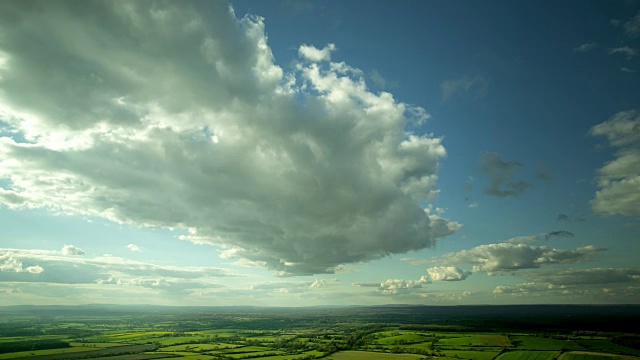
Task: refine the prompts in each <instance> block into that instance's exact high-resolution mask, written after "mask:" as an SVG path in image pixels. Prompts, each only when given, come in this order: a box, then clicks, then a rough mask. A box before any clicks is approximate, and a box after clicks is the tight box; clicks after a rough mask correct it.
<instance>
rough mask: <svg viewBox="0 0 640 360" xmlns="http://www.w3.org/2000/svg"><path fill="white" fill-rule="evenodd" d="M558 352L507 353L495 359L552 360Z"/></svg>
mask: <svg viewBox="0 0 640 360" xmlns="http://www.w3.org/2000/svg"><path fill="white" fill-rule="evenodd" d="M559 354H560V352H558V351H508V352H505V353H503V354H502V355H500V356H499V357H497V358H496V360H553V359H555V358H556V357H557V356H558V355H559Z"/></svg>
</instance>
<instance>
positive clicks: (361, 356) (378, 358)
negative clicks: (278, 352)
mask: <svg viewBox="0 0 640 360" xmlns="http://www.w3.org/2000/svg"><path fill="white" fill-rule="evenodd" d="M421 358H422V357H421V356H419V355H411V354H385V353H375V352H367V351H340V352H337V353H335V354H331V355H329V356H327V357H326V359H327V360H412V359H421ZM271 359H273V358H271Z"/></svg>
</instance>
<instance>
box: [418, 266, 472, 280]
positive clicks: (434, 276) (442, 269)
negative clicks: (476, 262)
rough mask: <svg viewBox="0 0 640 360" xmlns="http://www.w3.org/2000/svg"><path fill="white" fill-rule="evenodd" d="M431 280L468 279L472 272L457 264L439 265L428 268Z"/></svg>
mask: <svg viewBox="0 0 640 360" xmlns="http://www.w3.org/2000/svg"><path fill="white" fill-rule="evenodd" d="M427 272H428V273H429V278H430V279H431V281H461V280H464V279H466V278H467V277H468V276H469V275H471V272H470V271H468V270H461V269H459V268H457V267H455V266H438V267H432V268H429V269H427Z"/></svg>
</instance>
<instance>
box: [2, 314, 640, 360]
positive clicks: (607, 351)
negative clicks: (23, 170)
mask: <svg viewBox="0 0 640 360" xmlns="http://www.w3.org/2000/svg"><path fill="white" fill-rule="evenodd" d="M62 310H64V311H62ZM98 310H99V311H98ZM405 310H406V313H405ZM417 310H422V311H423V313H420V311H417ZM417 310H416V309H415V308H413V309H402V308H401V307H394V308H384V307H381V308H353V309H322V308H302V309H277V308H276V309H274V308H268V309H266V308H265V309H261V308H197V309H187V308H152V309H151V310H148V309H147V310H140V309H137V308H119V307H106V308H99V309H97V308H95V307H78V308H71V309H66V308H65V309H60V308H39V307H29V308H2V307H0V359H37V360H45V359H47V360H56V359H58V360H60V359H111V360H120V359H131V360H140V359H160V358H174V359H187V360H199V359H203V360H221V359H225V360H230V359H262V360H301V359H333V360H359V359H373V360H378V359H379V360H412V359H439V360H454V359H477V360H615V359H620V360H630V359H640V357H638V356H640V350H639V348H640V347H639V346H638V345H639V344H640V334H638V333H635V332H633V331H628V330H627V329H625V330H627V331H611V329H609V328H607V326H610V325H611V324H610V322H611V321H607V323H604V322H603V323H602V327H603V328H605V330H606V331H596V330H594V328H593V326H594V323H595V324H597V321H595V320H594V321H593V322H587V321H586V319H585V321H584V322H583V323H578V324H577V325H576V324H573V325H572V326H573V329H566V328H564V326H566V324H562V325H561V326H560V325H558V324H557V323H556V322H555V321H556V320H554V318H553V316H552V315H546V317H542V316H538V317H537V318H536V321H538V323H536V322H529V323H524V324H523V323H521V324H520V325H521V327H520V328H514V327H513V325H512V324H511V322H510V321H509V319H505V318H502V319H500V318H494V317H493V316H492V315H489V314H486V313H485V314H482V315H478V316H476V317H474V316H471V315H469V314H465V315H464V316H461V315H460V314H459V311H460V309H454V310H455V311H453V310H452V312H454V314H452V315H450V316H444V315H442V311H443V309H433V310H432V313H427V312H425V311H426V310H428V309H417ZM480 310H482V309H480ZM436 311H437V312H438V313H437V316H435V315H434V313H435V312H436ZM465 311H466V310H465ZM484 311H486V309H485V310H484ZM580 311H582V309H580ZM455 312H458V313H455ZM501 313H504V310H501ZM407 314H411V316H408V315H407ZM626 314H627V315H628V314H629V312H626ZM631 315H632V319H631V320H634V319H633V312H631ZM611 316H612V317H610V318H608V319H612V318H615V317H614V315H611ZM541 318H542V319H546V320H545V322H540V319H541ZM489 320H491V323H492V324H493V325H492V326H491V327H489V326H487V323H490V322H489ZM631 320H630V321H631ZM636 320H637V319H636ZM501 321H502V322H501ZM634 321H635V320H634ZM505 324H506V325H505ZM583 324H587V326H581V325H583ZM621 324H623V323H621ZM554 327H556V328H554ZM558 327H561V328H558ZM622 327H624V324H623V325H622Z"/></svg>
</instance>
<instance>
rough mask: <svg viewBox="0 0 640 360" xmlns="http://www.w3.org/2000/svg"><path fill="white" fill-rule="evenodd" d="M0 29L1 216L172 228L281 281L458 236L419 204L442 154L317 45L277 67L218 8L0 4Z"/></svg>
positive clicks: (258, 35)
mask: <svg viewBox="0 0 640 360" xmlns="http://www.w3.org/2000/svg"><path fill="white" fill-rule="evenodd" d="M45 14H46V15H45ZM203 14H206V16H204V15H203ZM97 16H99V18H100V21H95V19H96V17H97ZM16 18H20V19H24V21H21V22H20V23H19V24H18V23H15V21H13V20H12V19H16ZM9 28H10V31H9ZM0 32H2V33H3V34H7V35H6V36H3V41H2V45H1V46H0V51H2V53H3V54H6V57H7V59H8V60H7V61H6V62H5V65H4V67H3V68H2V69H0V79H1V80H0V81H1V83H2V89H3V90H4V91H3V92H2V94H0V114H1V115H0V122H2V123H3V126H5V127H7V128H8V129H10V130H11V131H10V134H15V135H12V136H8V135H4V137H1V138H0V180H2V182H1V183H3V184H5V185H3V186H2V187H1V188H2V189H1V190H0V201H1V202H2V203H1V205H4V206H6V207H9V208H12V209H13V208H41V209H50V210H51V211H53V212H55V213H59V214H67V215H77V216H95V217H103V218H106V219H109V220H111V221H114V222H117V223H122V224H129V225H132V226H140V227H154V228H157V227H159V228H181V229H186V230H188V235H185V236H183V237H182V238H183V239H184V240H189V241H193V242H197V243H203V244H211V245H215V246H218V247H220V248H221V249H222V250H233V256H235V257H236V258H238V259H243V258H244V259H246V260H248V261H250V262H253V263H255V264H263V265H264V266H266V267H268V268H270V269H273V270H276V271H279V272H280V273H281V274H284V275H286V274H300V275H302V274H314V273H331V272H334V271H336V269H339V268H340V267H339V266H340V265H341V264H346V263H357V262H363V261H370V260H373V259H379V258H383V257H385V256H387V255H389V254H396V253H405V252H408V251H411V250H419V249H423V248H428V247H432V246H434V245H435V243H436V241H437V240H438V239H439V238H441V237H444V236H447V235H449V234H451V233H452V232H454V231H455V230H456V229H457V228H459V226H460V224H457V223H455V222H449V221H447V220H445V219H442V218H440V217H436V216H434V215H429V214H426V213H425V211H424V210H423V208H422V206H421V204H423V203H424V202H425V201H428V200H429V199H431V198H433V197H434V196H436V195H437V194H438V190H437V188H436V185H435V184H436V181H437V178H438V175H437V171H438V167H439V161H440V160H441V159H442V158H443V157H444V156H446V151H445V149H444V147H443V146H442V140H441V139H440V138H435V137H433V136H431V135H418V134H414V133H411V132H410V131H409V130H407V129H409V128H411V125H412V124H414V123H419V122H422V121H424V120H425V116H427V115H426V112H425V111H424V109H422V108H419V107H415V106H411V105H407V104H404V103H402V102H399V101H397V100H396V99H394V97H393V95H392V94H390V93H387V92H381V93H378V94H374V93H372V92H370V91H369V90H368V88H367V85H366V83H365V81H364V78H363V75H362V72H361V71H359V70H357V69H355V68H353V67H350V66H348V65H347V64H345V63H337V62H330V54H331V51H332V49H335V47H334V46H332V45H328V46H327V47H325V48H323V49H321V50H318V49H316V48H314V47H312V46H307V45H303V46H301V47H300V49H299V50H300V56H301V57H303V58H304V59H306V60H310V61H301V62H299V63H296V65H295V66H294V67H293V68H292V69H291V70H287V71H285V70H283V69H282V68H280V67H279V66H277V65H276V64H275V63H274V61H273V55H272V52H271V49H270V48H269V46H268V44H267V40H266V36H265V30H264V23H263V20H262V19H261V18H258V17H251V16H248V17H244V18H242V19H238V18H236V16H235V14H234V13H233V11H232V10H230V8H229V6H228V4H226V3H224V2H204V3H187V2H181V3H180V4H179V5H177V4H173V3H161V2H158V3H155V2H154V3H153V7H152V10H150V8H149V6H148V4H146V3H145V4H142V3H122V2H113V3H111V2H99V3H95V2H86V3H85V2H83V3H81V4H71V3H65V2H38V3H34V4H33V6H29V7H27V6H20V5H18V4H17V3H12V4H8V5H7V6H4V7H3V12H2V14H0ZM34 43H38V44H41V45H42V46H32V45H29V44H34ZM60 89H64V91H60Z"/></svg>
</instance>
